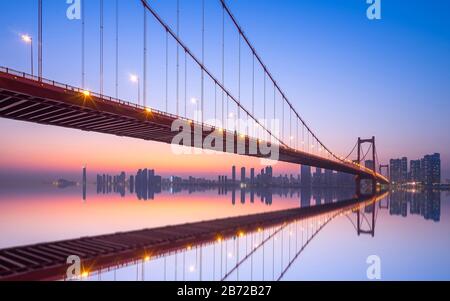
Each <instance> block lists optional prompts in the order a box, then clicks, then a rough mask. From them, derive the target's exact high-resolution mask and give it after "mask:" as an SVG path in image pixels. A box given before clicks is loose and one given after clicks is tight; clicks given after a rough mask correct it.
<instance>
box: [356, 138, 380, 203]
mask: <svg viewBox="0 0 450 301" xmlns="http://www.w3.org/2000/svg"><path fill="white" fill-rule="evenodd" d="M363 144H370V146H371V148H372V160H373V161H372V162H373V164H372V170H373V172H374V173H376V172H377V164H376V148H375V136H373V137H372V138H371V139H361V137H358V159H357V163H358V164H361V161H362V160H363V159H365V156H366V155H367V154H363V156H364V157H362V156H361V155H362V153H361V151H362V145H363ZM376 190H377V181H376V178H375V177H373V178H372V193H373V194H375V193H376ZM356 194H357V195H361V177H360V176H356Z"/></svg>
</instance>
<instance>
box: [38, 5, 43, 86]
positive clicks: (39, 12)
mask: <svg viewBox="0 0 450 301" xmlns="http://www.w3.org/2000/svg"><path fill="white" fill-rule="evenodd" d="M42 40H43V35H42V0H39V1H38V77H39V80H42Z"/></svg>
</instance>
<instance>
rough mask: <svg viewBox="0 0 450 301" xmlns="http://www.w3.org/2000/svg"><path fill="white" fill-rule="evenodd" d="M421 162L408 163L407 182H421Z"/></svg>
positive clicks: (412, 161)
mask: <svg viewBox="0 0 450 301" xmlns="http://www.w3.org/2000/svg"><path fill="white" fill-rule="evenodd" d="M422 162H423V161H422V160H411V161H410V162H409V180H410V181H412V182H421V181H423V174H422Z"/></svg>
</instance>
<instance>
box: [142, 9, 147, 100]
mask: <svg viewBox="0 0 450 301" xmlns="http://www.w3.org/2000/svg"><path fill="white" fill-rule="evenodd" d="M143 8H144V57H143V63H144V66H143V72H144V74H143V79H144V81H143V84H142V85H143V97H142V99H143V105H144V107H145V106H147V9H146V8H145V6H143Z"/></svg>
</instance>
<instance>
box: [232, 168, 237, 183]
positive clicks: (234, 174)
mask: <svg viewBox="0 0 450 301" xmlns="http://www.w3.org/2000/svg"><path fill="white" fill-rule="evenodd" d="M231 182H232V184H233V185H234V184H236V166H234V165H233V166H232V167H231Z"/></svg>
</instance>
